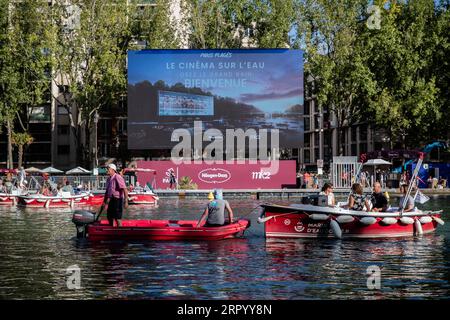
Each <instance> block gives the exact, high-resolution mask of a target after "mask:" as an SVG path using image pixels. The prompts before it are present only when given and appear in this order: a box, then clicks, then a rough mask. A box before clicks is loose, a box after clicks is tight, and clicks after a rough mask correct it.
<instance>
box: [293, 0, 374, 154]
mask: <svg viewBox="0 0 450 320" xmlns="http://www.w3.org/2000/svg"><path fill="white" fill-rule="evenodd" d="M366 4H367V2H366V1H346V0H339V1H332V0H315V1H313V0H311V1H310V0H305V1H299V2H297V6H298V9H297V12H298V17H297V28H298V29H297V30H298V31H297V32H298V35H299V38H298V39H297V41H298V42H297V45H299V46H300V47H303V48H304V50H305V74H307V75H311V76H312V77H313V78H314V80H315V90H314V91H315V92H314V94H316V95H317V100H318V104H319V106H320V108H326V109H328V110H329V111H331V113H332V114H334V116H335V119H336V128H337V133H338V134H337V137H338V146H339V148H340V150H339V153H340V154H343V152H344V148H343V146H344V136H343V133H344V131H343V130H342V128H343V127H345V126H350V125H352V124H354V123H356V122H358V121H360V120H361V119H363V118H364V115H365V114H366V112H365V110H366V109H367V107H368V105H369V104H370V101H371V100H370V99H371V97H372V96H373V95H374V93H375V88H376V86H375V85H376V84H375V82H374V80H373V76H372V73H371V71H370V69H369V67H368V64H369V61H368V58H367V48H366V47H365V45H364V43H363V42H362V41H361V38H360V34H361V33H362V29H363V28H364V23H363V22H361V21H360V17H362V16H363V15H364V11H365V6H366Z"/></svg>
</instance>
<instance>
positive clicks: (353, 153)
mask: <svg viewBox="0 0 450 320" xmlns="http://www.w3.org/2000/svg"><path fill="white" fill-rule="evenodd" d="M351 149H352V154H351V155H352V156H357V154H356V143H352V146H351Z"/></svg>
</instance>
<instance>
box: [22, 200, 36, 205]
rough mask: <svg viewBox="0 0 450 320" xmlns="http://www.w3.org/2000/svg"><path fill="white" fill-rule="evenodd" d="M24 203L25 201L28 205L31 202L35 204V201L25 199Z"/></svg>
mask: <svg viewBox="0 0 450 320" xmlns="http://www.w3.org/2000/svg"><path fill="white" fill-rule="evenodd" d="M23 201H25V203H27V204H28V203H31V202H33V201H34V199H28V200H27V199H23Z"/></svg>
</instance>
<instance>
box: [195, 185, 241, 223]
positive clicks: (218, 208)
mask: <svg viewBox="0 0 450 320" xmlns="http://www.w3.org/2000/svg"><path fill="white" fill-rule="evenodd" d="M213 195H214V200H212V201H210V202H209V203H208V205H207V206H206V208H205V211H204V212H203V214H202V216H201V218H200V220H198V223H197V226H196V227H197V228H198V227H200V226H201V224H202V222H203V220H205V218H206V224H205V225H204V227H220V226H223V225H225V209H227V211H228V220H229V223H230V224H231V223H233V210H232V209H231V207H230V204H229V203H228V201H226V200H223V196H222V191H220V190H214V192H213Z"/></svg>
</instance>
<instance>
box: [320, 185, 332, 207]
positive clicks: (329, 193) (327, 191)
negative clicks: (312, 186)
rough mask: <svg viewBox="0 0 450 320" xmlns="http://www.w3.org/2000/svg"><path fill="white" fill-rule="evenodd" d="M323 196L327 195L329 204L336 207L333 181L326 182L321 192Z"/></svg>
mask: <svg viewBox="0 0 450 320" xmlns="http://www.w3.org/2000/svg"><path fill="white" fill-rule="evenodd" d="M319 195H321V196H327V198H328V205H329V206H330V207H334V206H335V205H336V200H335V199H334V194H333V186H332V185H331V183H325V184H324V185H323V187H322V191H321V192H320V193H319Z"/></svg>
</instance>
